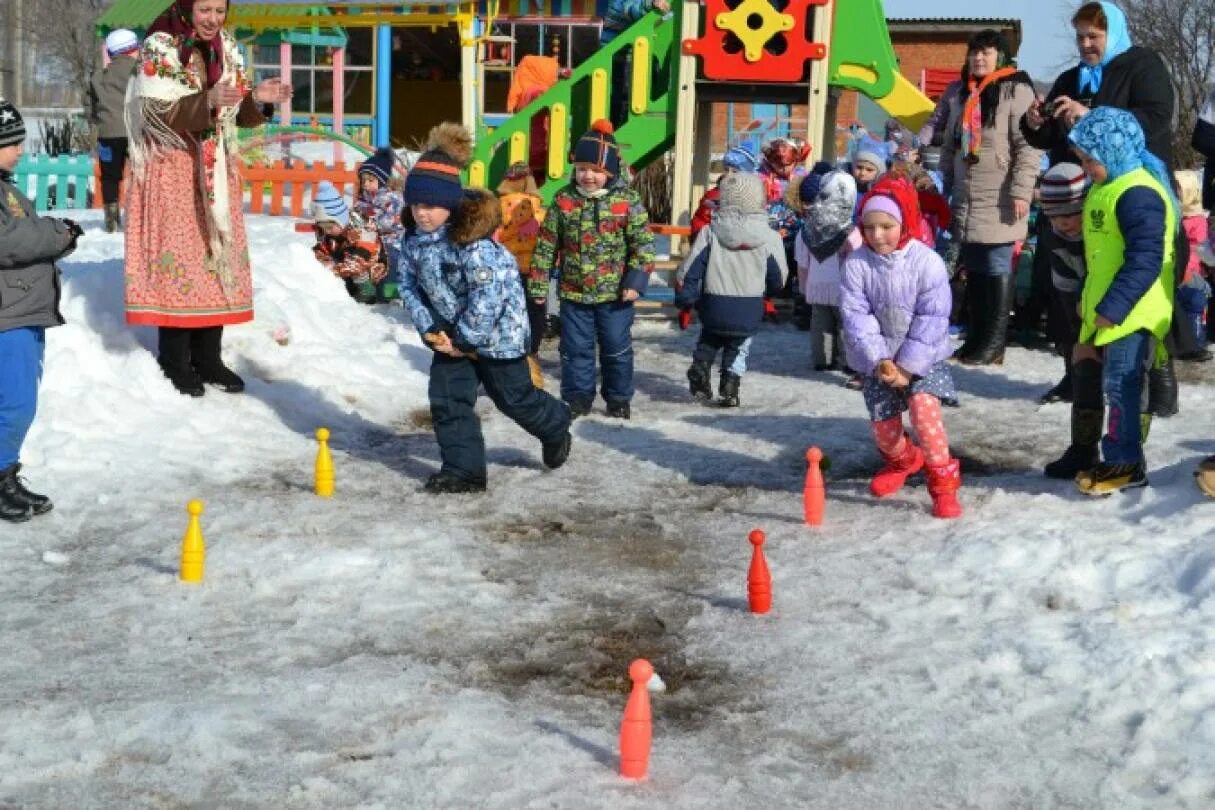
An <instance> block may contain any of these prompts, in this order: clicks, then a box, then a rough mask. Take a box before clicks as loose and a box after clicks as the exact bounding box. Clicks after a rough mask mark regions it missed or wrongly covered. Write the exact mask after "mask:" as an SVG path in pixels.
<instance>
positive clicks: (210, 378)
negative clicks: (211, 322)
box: [190, 326, 245, 394]
mask: <svg viewBox="0 0 1215 810" xmlns="http://www.w3.org/2000/svg"><path fill="white" fill-rule="evenodd" d="M223 338H224V328H223V327H222V326H208V327H206V328H204V329H191V330H190V350H191V354H192V355H193V364H194V371H195V373H197V374H198V379H199V380H200V381H202V382H204V383H206V384H208V385H214V386H216V387H218V388H220V389H222V390H223V391H225V392H227V393H229V394H239V393H240V392H241V391H244V390H245V381H244V380H242V379H241V378H240V377H239V376H237V374H236V372H234V371H233V370H232V369H230V368H228V367H227V366H225V365H224V360H223V357H222V356H221V345H222V343H223Z"/></svg>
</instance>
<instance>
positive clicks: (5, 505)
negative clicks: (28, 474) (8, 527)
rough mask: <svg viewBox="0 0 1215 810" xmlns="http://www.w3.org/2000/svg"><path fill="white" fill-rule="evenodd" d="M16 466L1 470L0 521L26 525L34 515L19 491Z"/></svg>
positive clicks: (17, 466)
mask: <svg viewBox="0 0 1215 810" xmlns="http://www.w3.org/2000/svg"><path fill="white" fill-rule="evenodd" d="M19 467H20V465H18V464H14V465H12V466H11V467H7V468H5V469H4V470H0V520H7V521H8V522H9V523H24V522H25V521H27V520H29V519H30V517H31V516H32V515H33V510H32V509H31V508H30V505H29V504H28V503H27V502H26V500H25V498H23V497H21V493H20V492H18V491H17V469H18V468H19Z"/></svg>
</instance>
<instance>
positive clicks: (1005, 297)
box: [960, 273, 1014, 366]
mask: <svg viewBox="0 0 1215 810" xmlns="http://www.w3.org/2000/svg"><path fill="white" fill-rule="evenodd" d="M978 278H979V280H980V283H981V284H982V285H983V287H984V289H985V293H984V295H983V301H984V304H985V309H986V311H985V313H984V315H985V316H986V319H987V327H986V328H985V329H984V330H983V337H982V342H980V343H978V344H976V345H975V348H974V351H972V352H971V353H970V354H968V355H966V356H964V357H962V358H960V359H961V362H962V363H964V364H966V365H969V366H991V365H995V366H998V365H1002V364H1003V363H1004V343H1005V339H1006V337H1007V334H1008V319H1009V316H1010V314H1011V312H1012V301H1013V283H1014V279H1013V276H1012V273H1004V274H1002V275H998V276H979V277H978Z"/></svg>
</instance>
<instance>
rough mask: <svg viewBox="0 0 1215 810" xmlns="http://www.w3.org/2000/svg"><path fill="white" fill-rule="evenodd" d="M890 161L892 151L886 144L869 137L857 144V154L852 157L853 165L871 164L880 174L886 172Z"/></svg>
mask: <svg viewBox="0 0 1215 810" xmlns="http://www.w3.org/2000/svg"><path fill="white" fill-rule="evenodd" d="M888 160H890V150H889V149H887V148H886V144H884V143H881V142H880V141H876V140H874V139H873V138H870V137H869V136H867V135H866V136H865V137H864V138H861V140H860V141H858V142H857V145H856V152H854V153H853V155H852V162H853V163H869V164H871V165H872V166H873V167H874V168H875V169H877V170H878V171H879V172H884V171H886V162H887V161H888Z"/></svg>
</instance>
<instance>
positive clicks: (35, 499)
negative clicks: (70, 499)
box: [12, 464, 55, 515]
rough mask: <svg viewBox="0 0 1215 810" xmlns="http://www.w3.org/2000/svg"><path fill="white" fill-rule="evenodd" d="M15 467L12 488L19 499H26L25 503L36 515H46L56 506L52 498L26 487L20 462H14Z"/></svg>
mask: <svg viewBox="0 0 1215 810" xmlns="http://www.w3.org/2000/svg"><path fill="white" fill-rule="evenodd" d="M13 468H14V469H13V474H12V479H13V482H12V489H13V491H14V492H15V493H16V494H17V500H19V501H24V502H25V505H26V506H28V507H29V508H30V511H32V512H33V513H34V514H35V515H45V514H46V513H47V512H49V511H51V510H52V509H54V508H55V505H54V504H53V503H51V499H50V498H48V497H46V496H45V495H39V494H38V493H37V492H32V491H30V490H28V489H26V488H25V482H24V481H22V480H21V476H20V475H19V473H20V472H21V465H20V464H14V465H13Z"/></svg>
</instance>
